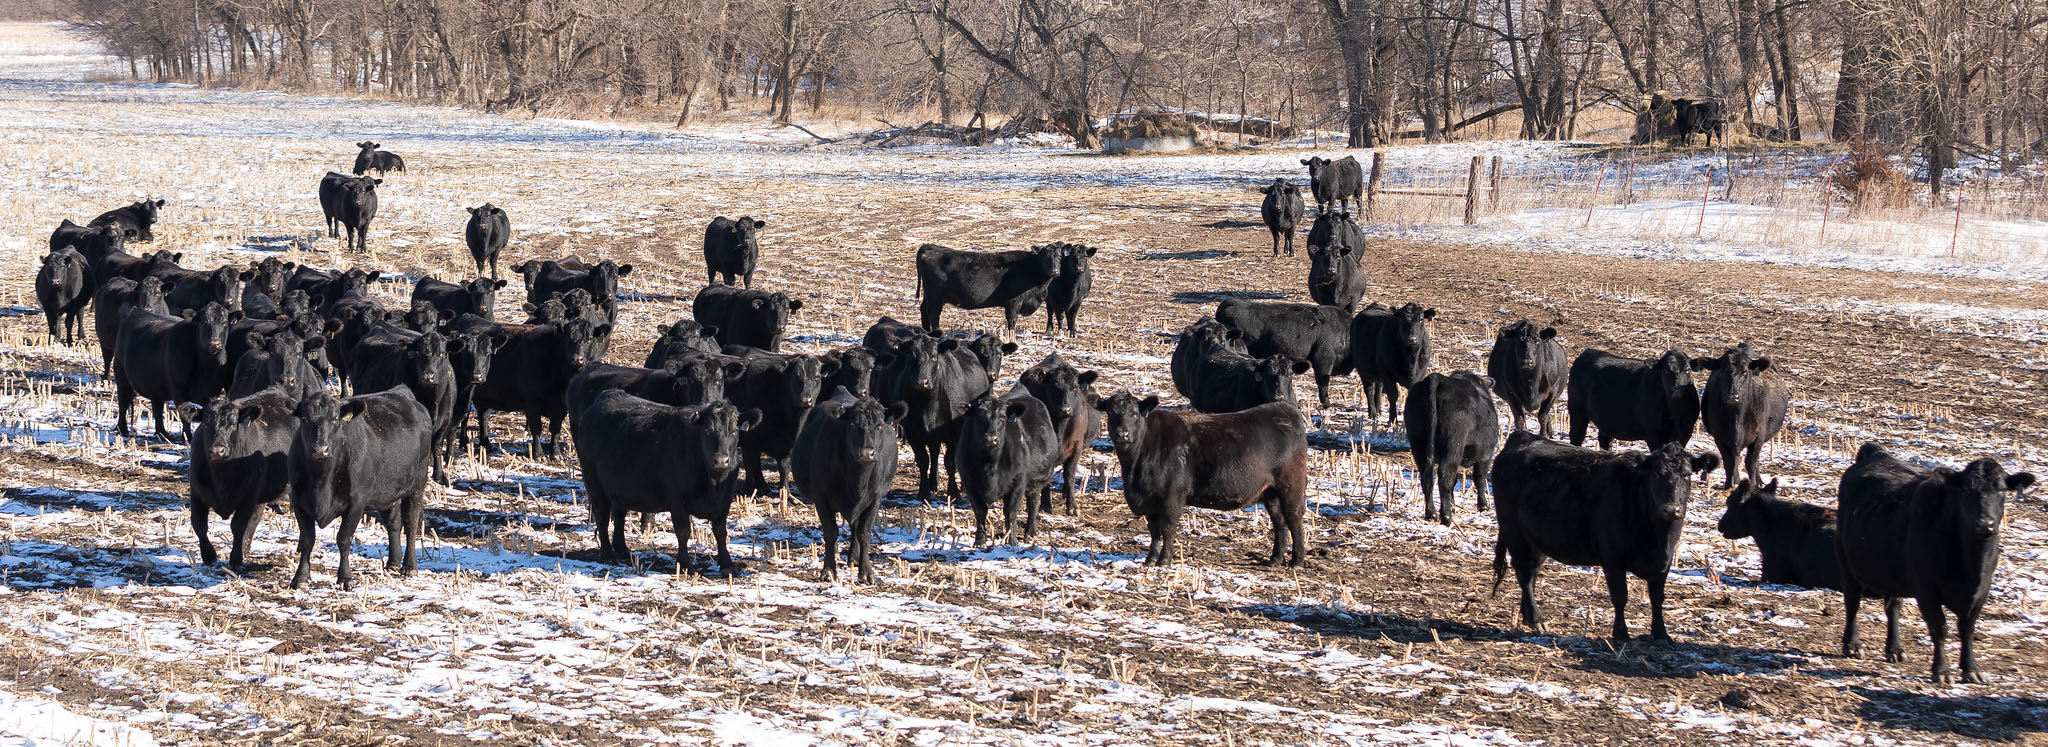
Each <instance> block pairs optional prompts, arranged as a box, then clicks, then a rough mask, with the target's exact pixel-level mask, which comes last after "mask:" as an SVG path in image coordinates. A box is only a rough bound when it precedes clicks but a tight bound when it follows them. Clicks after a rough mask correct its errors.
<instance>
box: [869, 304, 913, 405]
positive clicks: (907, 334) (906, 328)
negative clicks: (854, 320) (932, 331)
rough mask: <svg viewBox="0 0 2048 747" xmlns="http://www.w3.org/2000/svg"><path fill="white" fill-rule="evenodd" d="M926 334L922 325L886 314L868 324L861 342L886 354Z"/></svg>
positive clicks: (879, 352) (877, 352) (875, 351)
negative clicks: (914, 324) (911, 324)
mask: <svg viewBox="0 0 2048 747" xmlns="http://www.w3.org/2000/svg"><path fill="white" fill-rule="evenodd" d="M925 336H928V335H926V334H925V331H924V329H923V328H922V327H913V326H910V325H909V324H905V323H903V322H901V321H898V320H897V319H896V318H895V317H891V316H886V315H885V316H883V317H882V318H880V319H876V320H875V323H874V324H870V325H868V331H867V334H865V335H862V336H861V338H860V344H861V347H864V348H867V349H868V350H870V351H873V352H874V353H875V354H876V355H886V354H888V353H889V352H890V351H892V350H895V349H896V346H898V345H902V344H903V343H905V342H909V341H910V340H912V339H915V338H918V337H925ZM856 396H857V395H856Z"/></svg>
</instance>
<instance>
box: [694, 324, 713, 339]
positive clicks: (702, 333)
mask: <svg viewBox="0 0 2048 747" xmlns="http://www.w3.org/2000/svg"><path fill="white" fill-rule="evenodd" d="M697 332H698V334H697V336H698V337H699V338H702V339H706V340H709V339H712V338H715V337H717V336H718V327H717V325H712V324H705V325H699V326H698V327H697Z"/></svg>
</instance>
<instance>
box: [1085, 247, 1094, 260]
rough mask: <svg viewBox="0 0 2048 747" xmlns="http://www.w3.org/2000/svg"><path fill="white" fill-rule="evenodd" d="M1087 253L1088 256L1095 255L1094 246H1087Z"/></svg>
mask: <svg viewBox="0 0 2048 747" xmlns="http://www.w3.org/2000/svg"><path fill="white" fill-rule="evenodd" d="M1087 254H1088V256H1090V257H1093V256H1095V247H1092V246H1091V247H1088V251H1087Z"/></svg>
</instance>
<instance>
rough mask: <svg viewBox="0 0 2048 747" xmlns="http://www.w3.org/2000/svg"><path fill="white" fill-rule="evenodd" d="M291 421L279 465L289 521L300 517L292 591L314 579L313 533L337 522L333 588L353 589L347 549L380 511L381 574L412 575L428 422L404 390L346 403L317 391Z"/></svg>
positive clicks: (429, 455)
mask: <svg viewBox="0 0 2048 747" xmlns="http://www.w3.org/2000/svg"><path fill="white" fill-rule="evenodd" d="M292 414H294V415H296V416H298V418H299V429H298V432H297V433H295V434H293V436H292V445H291V450H290V452H288V454H289V456H288V457H287V458H286V460H285V465H286V469H287V470H288V471H289V473H290V475H291V496H292V498H291V500H292V514H293V515H295V516H297V517H298V518H299V567H298V570H297V571H294V572H293V573H292V588H294V589H297V588H300V587H303V586H305V585H306V580H307V579H308V578H310V577H311V576H312V575H313V542H314V533H315V532H316V531H317V530H318V529H319V528H320V527H324V526H327V524H328V523H330V522H333V521H334V520H336V519H340V520H341V523H340V526H339V527H337V528H336V530H335V536H334V549H335V552H337V553H338V554H340V556H341V560H340V562H339V564H338V567H337V568H336V570H335V574H334V580H335V584H336V585H338V586H340V587H341V588H343V589H350V588H354V586H355V577H354V576H353V575H351V574H350V573H349V570H348V561H349V556H350V555H353V554H354V552H353V548H352V547H351V543H352V541H353V540H354V539H355V535H356V527H357V526H359V525H361V524H362V523H363V514H364V513H367V512H370V511H376V512H378V514H379V517H378V518H379V519H380V520H381V521H382V523H383V524H384V532H385V536H386V538H387V539H386V545H385V549H384V567H385V568H389V569H395V570H398V571H399V572H401V573H403V574H405V575H411V574H412V572H413V571H414V570H415V569H417V568H418V567H419V536H420V528H421V527H420V523H421V522H420V520H421V518H422V515H423V510H424V508H425V503H426V496H425V492H426V488H427V467H428V463H429V462H431V461H432V460H433V443H432V441H433V432H434V422H433V415H431V414H430V413H428V412H427V408H426V407H425V406H424V405H421V404H420V402H419V400H416V399H413V396H412V392H410V391H407V390H406V389H405V388H404V387H393V388H391V389H389V390H386V391H381V392H375V393H372V394H362V395H357V396H354V397H349V398H347V399H338V398H336V397H335V396H334V395H331V394H328V393H326V392H321V393H320V394H317V395H314V396H313V398H312V399H308V400H306V401H304V402H300V403H299V406H298V408H297V409H296V410H293V412H292ZM401 528H403V530H404V535H405V538H404V542H405V545H404V547H403V549H401V548H400V546H399V531H400V529H401Z"/></svg>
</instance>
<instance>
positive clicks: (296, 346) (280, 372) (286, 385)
mask: <svg viewBox="0 0 2048 747" xmlns="http://www.w3.org/2000/svg"><path fill="white" fill-rule="evenodd" d="M249 336H250V338H251V339H250V340H249V349H250V350H251V351H252V352H253V351H255V350H258V349H261V350H262V351H263V353H264V354H265V355H267V356H269V357H270V361H271V363H270V365H272V366H276V367H277V386H278V387H279V388H281V389H283V390H285V391H286V392H288V393H290V394H291V395H292V396H295V397H296V396H298V394H299V392H301V391H303V390H302V389H301V388H300V387H301V386H302V383H303V384H304V385H317V384H315V382H317V381H318V380H319V379H320V378H321V377H320V376H319V374H318V373H317V372H315V371H314V370H313V362H312V354H313V352H314V351H316V350H319V351H325V350H326V347H327V338H325V337H318V336H316V337H314V338H313V339H312V340H306V339H303V338H301V337H299V336H298V334H297V333H294V332H292V331H291V330H290V329H281V330H278V331H277V332H274V333H272V334H271V335H270V336H269V337H265V338H262V339H261V340H258V339H256V333H254V332H251V333H249ZM244 355H247V353H244Z"/></svg>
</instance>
